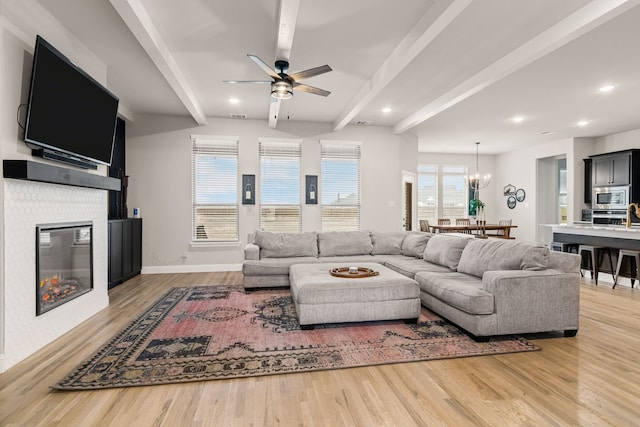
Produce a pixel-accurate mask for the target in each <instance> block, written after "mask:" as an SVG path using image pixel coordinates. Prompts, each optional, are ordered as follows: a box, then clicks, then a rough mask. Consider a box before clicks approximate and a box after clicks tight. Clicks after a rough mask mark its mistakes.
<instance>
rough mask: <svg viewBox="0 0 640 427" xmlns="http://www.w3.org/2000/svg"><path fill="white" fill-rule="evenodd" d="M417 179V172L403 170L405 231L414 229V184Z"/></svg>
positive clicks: (403, 221) (403, 226) (403, 217)
mask: <svg viewBox="0 0 640 427" xmlns="http://www.w3.org/2000/svg"><path fill="white" fill-rule="evenodd" d="M415 180H416V174H413V173H411V172H406V171H403V172H402V229H403V230H405V231H411V230H413V228H414V227H413V223H414V221H413V210H414V204H413V184H414V182H415Z"/></svg>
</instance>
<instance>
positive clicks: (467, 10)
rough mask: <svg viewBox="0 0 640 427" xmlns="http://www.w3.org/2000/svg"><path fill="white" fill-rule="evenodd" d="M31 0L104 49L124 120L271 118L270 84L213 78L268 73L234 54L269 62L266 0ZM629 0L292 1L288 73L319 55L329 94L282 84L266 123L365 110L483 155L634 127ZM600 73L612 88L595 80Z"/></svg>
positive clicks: (635, 10)
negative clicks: (285, 90)
mask: <svg viewBox="0 0 640 427" xmlns="http://www.w3.org/2000/svg"><path fill="white" fill-rule="evenodd" d="M39 1H40V3H41V4H42V6H43V7H45V8H46V9H47V10H49V12H50V13H51V14H52V15H54V16H55V17H56V18H57V19H58V20H59V21H60V22H61V23H62V24H63V25H64V26H65V27H66V28H68V29H69V31H71V32H72V33H73V34H74V35H75V36H76V37H78V38H79V39H80V40H82V41H83V42H84V43H85V44H86V46H87V47H89V48H90V49H91V50H92V51H94V52H95V54H96V55H97V56H98V57H99V58H101V59H102V60H103V61H104V63H105V64H107V73H108V86H109V88H110V89H111V90H112V91H113V92H114V93H116V94H117V95H118V96H119V97H120V100H121V103H122V104H123V105H124V106H125V107H126V108H127V109H128V110H129V111H130V112H132V113H133V117H134V119H135V114H141V113H151V114H170V115H190V116H192V117H193V118H194V120H195V122H197V123H201V124H202V123H204V122H206V120H207V119H206V118H207V117H230V115H231V114H246V116H247V118H249V119H260V120H265V126H267V125H268V119H269V111H270V97H269V85H253V84H246V85H238V84H235V85H234V84H228V83H223V82H222V81H223V80H265V79H267V80H268V76H267V75H266V74H265V73H264V72H263V71H262V70H261V69H260V68H259V67H258V66H256V64H255V63H253V62H252V61H251V60H249V58H247V56H246V55H247V54H255V55H257V56H259V57H260V58H262V59H263V60H264V61H265V62H266V63H267V64H269V65H273V62H274V60H275V59H276V58H275V56H276V48H277V46H276V45H277V43H278V40H280V41H282V39H279V38H278V20H279V1H277V0H233V1H228V0H185V1H175V0H39ZM281 1H283V2H293V3H294V4H295V3H297V2H298V1H299V0H281ZM287 4H289V3H286V5H287ZM639 4H640V1H639V0H631V1H625V0H594V1H588V0H536V1H531V0H473V1H471V0H398V1H395V2H391V1H388V0H348V1H345V0H300V6H299V12H298V15H297V20H295V19H294V23H295V28H294V29H295V32H294V35H293V43H292V45H291V53H290V57H289V60H290V63H291V68H290V69H289V70H288V72H289V73H290V74H291V73H294V72H297V71H301V70H306V69H308V68H312V67H316V66H319V65H324V64H329V65H330V66H331V67H332V68H333V71H332V72H330V73H327V74H323V75H319V76H316V77H313V78H310V79H308V80H305V81H304V83H308V84H309V85H312V86H315V87H319V88H322V89H325V90H328V91H331V95H329V96H328V97H326V98H325V97H321V96H317V95H312V94H309V93H304V92H299V91H295V92H294V97H293V98H292V99H291V100H287V101H282V102H281V105H280V109H279V114H278V116H277V120H271V125H272V126H277V123H278V121H282V120H300V121H317V122H326V123H331V124H332V126H333V128H335V129H340V128H342V127H344V126H345V125H348V124H354V123H356V122H372V124H373V125H381V126H390V127H393V128H394V130H395V132H396V133H402V132H412V133H415V134H417V135H419V140H420V150H421V151H425V152H450V153H474V152H475V149H476V147H475V144H474V142H476V141H481V143H482V145H481V146H480V147H481V151H482V152H483V153H484V154H490V153H500V152H505V151H511V150H514V149H517V148H519V147H522V146H529V145H531V144H536V143H542V142H547V141H551V140H555V139H558V138H567V137H583V136H592V137H595V136H601V135H607V134H611V133H616V132H620V131H625V130H630V129H637V128H640V44H639V42H638V40H640V6H639ZM286 5H285V8H289V6H286ZM284 29H287V28H284ZM280 37H282V35H281V36H280ZM605 84H613V85H615V86H616V87H615V89H614V90H613V91H611V92H609V93H606V94H603V93H600V92H599V91H598V89H599V88H600V87H601V86H603V85H605ZM229 98H237V99H239V100H240V102H239V103H238V104H236V105H232V104H230V103H229V102H228V99H229ZM385 106H389V107H391V108H392V111H391V112H390V113H387V114H385V113H383V112H382V108H383V107H385ZM272 113H273V110H272ZM518 115H519V116H522V117H524V120H523V121H522V122H521V123H514V122H513V121H512V120H511V119H512V118H513V117H515V116H518ZM272 119H273V118H272ZM579 120H588V121H589V124H588V125H586V126H584V127H578V126H577V125H576V123H577V122H578V121H579ZM542 132H551V133H550V134H544V135H543V134H542Z"/></svg>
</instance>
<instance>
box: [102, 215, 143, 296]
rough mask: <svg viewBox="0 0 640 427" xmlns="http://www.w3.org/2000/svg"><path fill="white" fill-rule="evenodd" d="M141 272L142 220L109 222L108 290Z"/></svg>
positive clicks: (132, 219) (131, 219) (113, 220)
mask: <svg viewBox="0 0 640 427" xmlns="http://www.w3.org/2000/svg"><path fill="white" fill-rule="evenodd" d="M140 270H142V219H141V218H125V219H112V220H109V289H111V288H113V287H114V286H117V285H119V284H120V283H122V282H124V281H126V280H129V279H130V278H132V277H133V276H136V275H138V274H140Z"/></svg>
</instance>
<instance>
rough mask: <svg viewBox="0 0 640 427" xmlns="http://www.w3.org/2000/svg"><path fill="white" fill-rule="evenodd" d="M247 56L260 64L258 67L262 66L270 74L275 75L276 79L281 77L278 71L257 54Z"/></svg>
mask: <svg viewBox="0 0 640 427" xmlns="http://www.w3.org/2000/svg"><path fill="white" fill-rule="evenodd" d="M247 56H248V57H249V59H251V60H252V61H253V62H255V63H256V64H258V67H260V68H262V69H263V70H264V72H265V73H267V74H269V75H270V76H271V77H273V78H274V79H276V80H278V79H280V76H279V75H278V73H276V72H275V71H274V70H272V69H271V67H269V66H268V65H267V64H265V62H264V61H263V60H262V59H260V58H258V57H257V56H255V55H251V54H247Z"/></svg>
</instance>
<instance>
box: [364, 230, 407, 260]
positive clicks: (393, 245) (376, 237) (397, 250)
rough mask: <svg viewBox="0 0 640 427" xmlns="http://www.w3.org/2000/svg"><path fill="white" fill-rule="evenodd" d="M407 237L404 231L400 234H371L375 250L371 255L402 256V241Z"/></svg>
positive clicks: (399, 232)
mask: <svg viewBox="0 0 640 427" xmlns="http://www.w3.org/2000/svg"><path fill="white" fill-rule="evenodd" d="M406 235H407V233H406V232H404V231H398V232H388V233H384V232H379V231H372V232H371V243H372V244H373V249H372V250H371V255H401V254H402V241H403V240H404V238H405V236H406Z"/></svg>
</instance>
